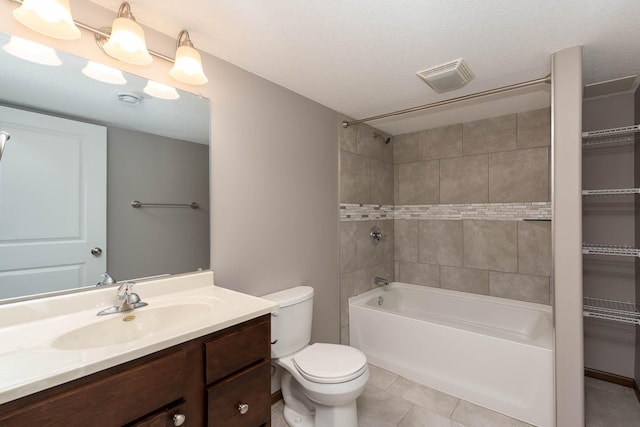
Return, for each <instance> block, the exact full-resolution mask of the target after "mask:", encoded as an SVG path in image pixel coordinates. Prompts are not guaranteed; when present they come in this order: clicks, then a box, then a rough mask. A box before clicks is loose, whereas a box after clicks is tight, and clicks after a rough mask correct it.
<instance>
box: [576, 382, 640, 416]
mask: <svg viewBox="0 0 640 427" xmlns="http://www.w3.org/2000/svg"><path fill="white" fill-rule="evenodd" d="M584 392H585V418H586V424H587V427H631V426H640V402H638V398H637V397H636V395H635V392H634V391H633V389H631V388H629V387H623V386H621V385H617V384H612V383H608V382H605V381H600V380H596V379H593V378H585V379H584Z"/></svg>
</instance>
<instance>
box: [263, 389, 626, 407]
mask: <svg viewBox="0 0 640 427" xmlns="http://www.w3.org/2000/svg"><path fill="white" fill-rule="evenodd" d="M636 393H637V391H636ZM281 400H282V390H278V391H276V392H275V393H273V394H272V395H271V404H272V405H273V404H274V403H277V402H279V401H281Z"/></svg>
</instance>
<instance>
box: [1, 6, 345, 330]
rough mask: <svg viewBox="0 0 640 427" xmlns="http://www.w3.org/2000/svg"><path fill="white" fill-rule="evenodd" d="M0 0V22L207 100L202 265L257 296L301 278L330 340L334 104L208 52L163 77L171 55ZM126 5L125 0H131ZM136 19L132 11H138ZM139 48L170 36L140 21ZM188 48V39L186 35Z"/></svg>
mask: <svg viewBox="0 0 640 427" xmlns="http://www.w3.org/2000/svg"><path fill="white" fill-rule="evenodd" d="M16 7H17V5H16V4H14V3H10V2H6V1H5V2H0V30H1V31H4V32H7V33H12V34H17V35H22V36H23V37H28V38H31V39H32V40H35V41H38V42H40V43H44V44H47V45H50V46H53V47H56V48H58V49H61V50H64V51H66V52H69V53H73V54H76V55H79V56H83V57H86V58H88V59H92V60H96V61H99V62H102V63H104V64H106V65H111V66H114V67H117V68H120V69H123V70H125V71H128V72H131V73H134V74H137V75H140V76H143V77H146V78H150V79H153V80H156V81H159V82H161V83H165V84H169V85H172V86H174V87H178V88H181V89H184V90H187V91H190V92H194V93H201V94H202V95H203V96H205V97H207V98H209V99H210V100H211V177H210V179H211V191H212V197H211V203H212V206H211V212H212V227H211V229H212V238H211V241H212V244H211V258H212V259H211V265H212V268H213V269H214V270H215V275H216V283H217V284H219V285H221V286H225V287H228V288H231V289H235V290H239V291H242V292H246V293H249V294H253V295H262V294H266V293H269V292H273V291H276V290H280V289H285V288H288V287H292V286H296V285H299V284H302V283H305V284H308V285H311V286H313V287H314V288H315V290H316V298H315V306H314V316H315V318H314V326H313V336H312V339H314V340H316V341H326V342H337V341H338V340H339V333H340V332H339V330H340V322H339V304H338V301H339V284H338V280H339V276H338V275H339V273H338V246H339V243H338V233H339V224H338V156H339V154H338V153H339V150H338V142H337V141H338V134H337V120H338V115H337V113H336V112H334V111H332V110H330V109H328V108H326V107H323V106H321V105H319V104H317V103H315V102H313V101H310V100H308V99H306V98H304V97H302V96H300V95H297V94H295V93H293V92H291V91H289V90H287V89H285V88H283V87H280V86H278V85H276V84H273V83H271V82H269V81H266V80H264V79H262V78H260V77H257V76H255V75H253V74H251V73H249V72H247V71H244V70H242V69H240V68H238V67H236V66H234V65H232V64H229V63H227V62H225V61H222V60H220V59H217V58H214V57H213V56H211V55H207V54H203V55H202V56H203V65H204V68H205V70H206V73H207V75H208V78H209V83H208V84H207V85H206V86H203V87H191V86H188V85H183V84H180V83H178V82H175V81H173V80H172V79H170V77H169V75H168V71H169V69H170V68H171V64H170V63H168V62H166V61H162V60H159V59H155V60H154V63H153V65H152V66H148V67H137V66H130V65H126V64H124V63H122V62H119V61H116V60H112V59H110V58H109V57H108V56H106V55H105V54H103V53H102V52H101V51H100V50H99V49H98V48H97V47H96V45H95V42H94V38H93V35H92V34H89V33H87V32H85V31H83V36H82V37H81V38H80V39H78V40H74V41H59V40H55V39H51V38H48V37H45V36H40V35H38V34H36V33H33V32H32V31H30V30H28V29H26V28H25V27H23V26H22V25H20V24H19V23H18V22H17V21H16V20H15V19H14V18H13V15H12V10H13V9H14V8H16ZM71 8H72V11H73V13H74V18H75V19H77V20H79V21H81V22H84V23H86V24H88V25H91V26H94V27H96V28H98V27H101V26H106V25H109V24H110V23H111V22H112V21H113V19H114V18H115V13H114V12H111V11H108V10H106V9H102V8H100V7H98V6H96V5H94V4H92V3H90V2H87V1H82V0H72V1H71ZM134 13H135V5H134ZM138 18H139V20H140V21H144V19H143V18H142V17H138ZM145 37H146V39H147V44H148V45H149V48H150V49H152V50H155V51H157V52H160V53H163V54H165V55H168V56H171V57H173V55H174V54H175V40H173V39H172V38H170V37H167V36H164V35H162V34H159V33H158V32H155V31H152V30H149V29H146V30H145ZM193 42H194V44H195V45H196V48H197V43H198V41H197V40H194V41H193Z"/></svg>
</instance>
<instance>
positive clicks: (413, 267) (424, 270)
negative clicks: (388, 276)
mask: <svg viewBox="0 0 640 427" xmlns="http://www.w3.org/2000/svg"><path fill="white" fill-rule="evenodd" d="M397 265H398V268H397V276H396V280H397V281H398V282H403V283H411V284H414V285H422V286H432V287H438V286H440V272H439V267H438V266H437V265H433V264H419V263H415V262H398V263H397Z"/></svg>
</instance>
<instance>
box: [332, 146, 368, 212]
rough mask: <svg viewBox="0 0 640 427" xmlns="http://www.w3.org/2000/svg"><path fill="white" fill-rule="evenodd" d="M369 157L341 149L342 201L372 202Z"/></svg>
mask: <svg viewBox="0 0 640 427" xmlns="http://www.w3.org/2000/svg"><path fill="white" fill-rule="evenodd" d="M370 201H371V175H370V166H369V159H367V158H366V157H363V156H359V155H357V154H353V153H350V152H348V151H344V150H340V202H341V203H370Z"/></svg>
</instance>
